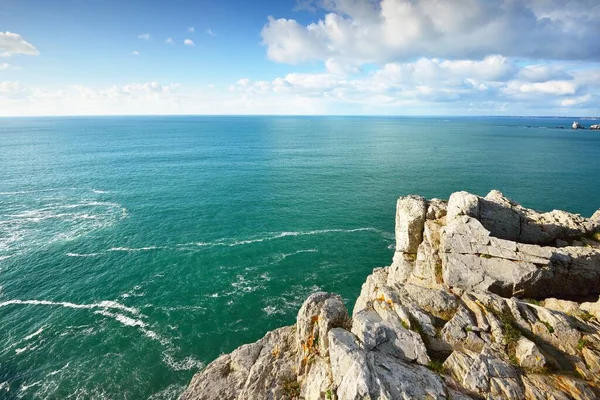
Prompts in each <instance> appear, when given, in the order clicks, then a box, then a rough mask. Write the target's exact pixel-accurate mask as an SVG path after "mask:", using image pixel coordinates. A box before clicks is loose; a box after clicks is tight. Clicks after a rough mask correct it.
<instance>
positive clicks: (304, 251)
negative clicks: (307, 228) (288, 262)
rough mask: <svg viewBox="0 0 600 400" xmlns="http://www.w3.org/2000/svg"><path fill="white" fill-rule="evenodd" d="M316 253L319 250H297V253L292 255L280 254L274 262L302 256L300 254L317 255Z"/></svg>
mask: <svg viewBox="0 0 600 400" xmlns="http://www.w3.org/2000/svg"><path fill="white" fill-rule="evenodd" d="M318 252H319V250H317V249H306V250H297V251H294V252H293V253H286V254H281V255H280V256H279V257H278V258H277V260H276V262H281V261H283V260H285V259H286V258H288V257H292V256H295V255H297V254H302V253H318Z"/></svg>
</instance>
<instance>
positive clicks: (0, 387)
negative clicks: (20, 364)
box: [0, 381, 10, 392]
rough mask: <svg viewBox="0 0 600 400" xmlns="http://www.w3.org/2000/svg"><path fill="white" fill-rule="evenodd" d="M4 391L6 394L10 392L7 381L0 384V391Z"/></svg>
mask: <svg viewBox="0 0 600 400" xmlns="http://www.w3.org/2000/svg"><path fill="white" fill-rule="evenodd" d="M5 389H6V391H7V392H10V385H9V383H8V381H6V382H0V390H5Z"/></svg>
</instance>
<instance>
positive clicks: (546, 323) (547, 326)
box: [540, 321, 554, 333]
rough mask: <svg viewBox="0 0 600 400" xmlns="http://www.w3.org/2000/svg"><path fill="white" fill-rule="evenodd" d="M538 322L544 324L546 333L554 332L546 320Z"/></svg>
mask: <svg viewBox="0 0 600 400" xmlns="http://www.w3.org/2000/svg"><path fill="white" fill-rule="evenodd" d="M540 322H541V323H542V324H544V325H545V326H546V329H548V333H554V328H553V327H552V325H550V324H549V323H548V322H546V321H540Z"/></svg>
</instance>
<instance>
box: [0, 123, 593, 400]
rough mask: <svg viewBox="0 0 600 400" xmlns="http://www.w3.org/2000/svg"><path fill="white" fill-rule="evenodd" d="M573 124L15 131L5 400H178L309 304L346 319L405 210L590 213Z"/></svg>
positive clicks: (584, 146) (8, 179)
mask: <svg viewBox="0 0 600 400" xmlns="http://www.w3.org/2000/svg"><path fill="white" fill-rule="evenodd" d="M574 120H577V121H579V122H581V123H582V124H583V125H585V126H589V125H591V124H593V123H598V122H599V121H598V120H593V119H574V118H533V117H532V118H510V117H468V118H467V117H428V118H416V117H291V116H290V117H274V116H264V117H263V116H255V117H242V116H237V117H210V116H176V117H163V116H160V117H159V116H157V117H70V118H67V117H64V118H63V117H61V118H58V117H57V118H49V117H48V118H46V117H44V118H41V117H40V118H2V119H0V398H1V399H129V400H132V399H175V398H177V396H178V395H179V394H180V393H181V392H182V391H183V390H184V389H185V387H186V384H187V383H188V382H189V380H190V379H191V378H192V376H193V375H194V373H196V372H197V371H199V370H201V369H202V367H203V366H205V365H207V363H209V362H211V361H212V360H214V359H215V358H217V357H218V356H219V355H221V354H224V353H227V352H230V351H232V350H233V349H235V348H236V347H238V346H240V345H242V344H244V343H249V342H252V341H255V340H257V339H259V338H261V337H262V336H263V335H264V334H265V333H266V332H267V331H268V330H271V329H274V328H277V327H280V326H284V325H289V324H293V323H294V320H295V316H296V313H297V311H298V308H299V307H300V305H301V304H302V302H303V300H304V299H305V298H306V297H307V296H308V295H309V294H311V293H312V292H315V291H320V290H322V291H329V292H336V293H338V294H340V295H341V296H342V297H343V298H344V299H345V300H346V303H347V306H348V307H349V309H351V308H352V306H353V301H354V299H355V298H356V296H357V295H358V294H359V292H360V288H361V285H362V283H363V282H364V280H365V278H366V277H367V276H368V275H369V274H370V273H371V271H372V270H373V269H374V268H377V267H382V266H386V265H389V264H390V263H391V258H392V255H393V245H394V233H393V232H394V213H395V203H396V200H397V198H398V197H399V196H403V195H407V194H413V193H414V194H419V195H422V196H425V197H427V198H433V197H437V198H448V196H449V195H450V194H451V193H452V192H455V191H459V190H466V191H469V192H472V193H476V194H479V195H485V194H486V193H488V192H489V191H490V190H492V189H498V190H500V191H502V192H503V193H504V194H505V195H507V196H509V197H511V198H513V199H515V200H516V201H518V202H520V203H521V204H523V205H524V206H527V207H531V208H535V209H538V210H541V211H550V210H552V209H564V210H568V211H571V212H574V213H580V214H582V215H584V216H588V217H589V216H591V215H592V214H593V213H594V212H595V211H596V210H597V209H598V208H600V131H590V130H571V129H570V126H571V124H572V123H573V121H574ZM560 127H564V129H561V128H560Z"/></svg>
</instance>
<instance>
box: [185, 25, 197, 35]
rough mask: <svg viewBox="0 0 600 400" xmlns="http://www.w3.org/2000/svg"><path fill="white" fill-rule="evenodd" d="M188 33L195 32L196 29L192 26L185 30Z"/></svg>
mask: <svg viewBox="0 0 600 400" xmlns="http://www.w3.org/2000/svg"><path fill="white" fill-rule="evenodd" d="M187 30H188V32H192V33H194V32H196V29H195V28H194V27H193V26H190V27H189V28H187Z"/></svg>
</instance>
